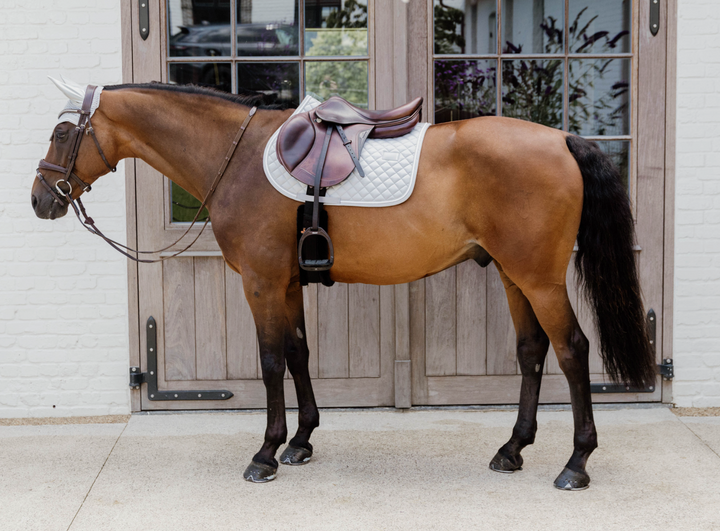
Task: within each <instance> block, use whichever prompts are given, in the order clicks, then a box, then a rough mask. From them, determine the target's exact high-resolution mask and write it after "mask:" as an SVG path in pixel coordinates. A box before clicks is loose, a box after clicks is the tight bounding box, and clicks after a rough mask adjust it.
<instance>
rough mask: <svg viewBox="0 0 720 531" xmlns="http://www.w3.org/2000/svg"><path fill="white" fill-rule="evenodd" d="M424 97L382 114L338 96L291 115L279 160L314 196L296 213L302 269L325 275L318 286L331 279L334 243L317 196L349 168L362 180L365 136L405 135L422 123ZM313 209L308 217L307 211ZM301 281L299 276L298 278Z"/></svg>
mask: <svg viewBox="0 0 720 531" xmlns="http://www.w3.org/2000/svg"><path fill="white" fill-rule="evenodd" d="M422 102H423V100H422V98H416V99H414V100H413V101H411V102H410V103H408V104H406V105H403V106H402V107H398V108H396V109H389V110H385V111H366V110H364V109H360V108H358V107H355V106H354V105H352V104H350V103H348V102H347V101H345V100H344V99H342V98H338V97H337V96H333V97H332V98H330V99H328V100H327V101H325V102H324V103H321V104H320V105H318V106H317V107H315V108H314V109H312V110H310V111H308V112H304V113H299V114H296V115H293V116H292V117H290V119H289V120H288V121H287V122H285V124H284V125H283V126H282V128H281V129H280V132H279V133H278V138H277V146H276V147H277V156H278V161H279V162H280V164H282V165H283V166H284V167H285V169H286V170H287V171H288V173H290V175H292V176H293V177H295V178H296V179H297V180H299V181H300V182H302V183H304V184H307V185H308V194H311V193H312V195H313V202H312V204H311V205H305V209H304V215H302V216H300V215H299V214H298V221H299V222H300V221H302V227H298V230H299V234H300V238H299V241H298V263H299V265H300V268H301V269H302V270H305V271H309V272H311V273H318V272H320V273H321V276H322V275H324V277H323V279H322V282H323V283H325V284H328V285H329V283H331V282H332V281H331V280H330V279H329V277H328V273H327V271H329V269H330V268H331V267H332V265H333V262H334V250H333V244H332V240H331V239H330V236H329V235H328V233H327V231H326V230H325V229H324V228H323V227H322V226H321V221H320V220H321V213H322V212H323V210H322V205H321V204H320V195H321V194H323V195H324V190H325V188H327V187H328V186H333V185H336V184H339V183H341V182H342V181H344V180H345V179H347V178H348V177H349V176H350V174H351V173H352V171H353V169H357V171H358V173H359V174H360V176H361V177H363V176H364V173H363V169H362V166H361V165H360V154H361V153H362V148H363V144H364V143H365V140H367V139H368V138H371V137H372V138H394V137H398V136H402V135H405V134H407V133H409V132H410V131H412V129H413V128H414V127H415V126H416V125H417V123H418V122H419V121H420V112H421V108H422ZM310 206H312V216H310V215H309V212H310V211H309V207H310ZM301 281H302V275H301Z"/></svg>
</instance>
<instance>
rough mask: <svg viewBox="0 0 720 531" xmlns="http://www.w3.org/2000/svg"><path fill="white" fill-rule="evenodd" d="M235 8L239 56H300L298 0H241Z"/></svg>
mask: <svg viewBox="0 0 720 531" xmlns="http://www.w3.org/2000/svg"><path fill="white" fill-rule="evenodd" d="M236 9H237V30H236V31H237V54H238V55H240V56H258V55H262V56H268V55H274V56H278V55H298V7H297V2H296V1H295V0H274V1H272V2H268V1H264V2H258V1H255V2H253V1H252V0H238V2H237V8H236Z"/></svg>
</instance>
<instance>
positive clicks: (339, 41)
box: [305, 0, 368, 57]
mask: <svg viewBox="0 0 720 531" xmlns="http://www.w3.org/2000/svg"><path fill="white" fill-rule="evenodd" d="M367 27H368V24H367V0H335V1H328V0H306V2H305V55H307V56H316V57H317V56H321V55H325V56H328V55H367V53H368V30H367Z"/></svg>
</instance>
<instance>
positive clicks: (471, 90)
mask: <svg viewBox="0 0 720 531" xmlns="http://www.w3.org/2000/svg"><path fill="white" fill-rule="evenodd" d="M496 70H497V61H494V60H482V59H481V60H475V61H463V60H450V59H448V60H441V59H438V60H436V61H435V123H436V124H439V123H442V122H452V121H455V120H465V119H467V118H474V117H476V116H487V115H495V109H496V107H495V100H496V99H497V84H496Z"/></svg>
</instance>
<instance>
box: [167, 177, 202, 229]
mask: <svg viewBox="0 0 720 531" xmlns="http://www.w3.org/2000/svg"><path fill="white" fill-rule="evenodd" d="M170 184H171V185H172V187H171V194H172V203H171V205H170V206H171V211H172V221H173V222H178V221H187V222H190V221H192V220H193V218H194V217H195V213H196V212H197V209H198V208H200V204H201V202H200V201H198V200H197V199H195V198H194V197H193V196H191V195H190V194H189V193H188V192H186V191H185V190H184V189H183V188H181V187H180V186H178V185H177V184H175V183H170ZM207 218H208V211H207V208H203V211H202V212H201V213H200V216H198V221H205V220H206V219H207Z"/></svg>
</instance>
